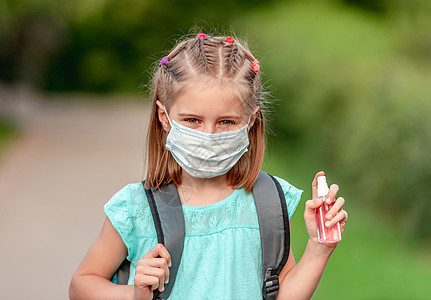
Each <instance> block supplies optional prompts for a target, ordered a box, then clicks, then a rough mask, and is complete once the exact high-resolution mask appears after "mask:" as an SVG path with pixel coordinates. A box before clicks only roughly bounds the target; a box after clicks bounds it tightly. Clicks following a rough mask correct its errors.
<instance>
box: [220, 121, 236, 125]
mask: <svg viewBox="0 0 431 300" xmlns="http://www.w3.org/2000/svg"><path fill="white" fill-rule="evenodd" d="M219 124H220V125H232V124H235V122H234V121H231V120H223V121H220V122H219Z"/></svg>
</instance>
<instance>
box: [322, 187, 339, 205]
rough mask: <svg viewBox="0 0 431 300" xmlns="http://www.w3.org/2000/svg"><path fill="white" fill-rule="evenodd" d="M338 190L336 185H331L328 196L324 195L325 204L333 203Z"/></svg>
mask: <svg viewBox="0 0 431 300" xmlns="http://www.w3.org/2000/svg"><path fill="white" fill-rule="evenodd" d="M339 190H340V188H339V187H338V185H336V184H331V187H330V188H329V192H328V195H326V198H325V201H326V203H328V204H330V203H332V201H334V199H335V197H337V193H338V191H339Z"/></svg>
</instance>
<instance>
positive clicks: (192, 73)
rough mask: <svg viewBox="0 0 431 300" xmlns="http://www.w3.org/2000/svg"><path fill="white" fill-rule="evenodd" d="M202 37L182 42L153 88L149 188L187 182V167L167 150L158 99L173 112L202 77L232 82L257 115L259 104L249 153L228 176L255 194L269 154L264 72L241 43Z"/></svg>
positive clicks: (248, 108) (159, 71)
mask: <svg viewBox="0 0 431 300" xmlns="http://www.w3.org/2000/svg"><path fill="white" fill-rule="evenodd" d="M226 38H227V37H221V36H217V37H213V36H206V37H202V35H201V36H197V37H193V38H189V39H186V40H184V41H182V42H180V43H179V44H178V45H177V46H176V47H174V49H173V50H172V51H171V52H170V53H169V54H168V56H167V58H168V59H169V61H168V62H166V63H164V64H161V66H160V67H157V69H156V70H155V72H154V75H153V79H152V84H151V94H150V97H151V101H152V114H151V121H150V127H149V129H148V141H147V145H148V146H147V147H148V148H147V151H148V152H147V176H146V182H145V188H154V189H156V188H159V187H161V186H164V185H167V184H168V183H170V182H172V181H173V182H175V183H176V184H181V172H182V170H181V167H180V166H179V165H178V163H177V162H176V161H175V159H174V157H173V156H172V154H171V153H170V152H169V151H168V150H167V149H166V148H165V144H166V138H167V135H168V133H167V132H166V131H165V130H164V129H163V127H162V124H161V123H160V121H159V118H158V114H157V105H156V101H157V100H160V101H161V102H162V103H163V105H164V106H165V107H166V109H167V110H169V108H170V107H171V106H172V103H173V101H174V100H175V98H176V97H177V96H178V94H179V93H181V92H182V91H183V90H184V88H185V87H187V85H188V84H191V83H192V82H194V81H196V79H197V78H205V79H209V80H218V81H220V82H228V84H232V86H233V87H234V90H235V92H236V93H237V96H238V97H239V98H240V99H241V102H242V103H243V105H244V108H245V111H246V112H247V114H248V115H251V114H252V111H253V109H254V108H255V107H256V106H259V111H258V113H257V115H256V120H255V122H254V124H253V126H252V127H251V128H250V131H249V134H248V135H249V141H250V144H249V146H248V151H247V152H245V153H244V154H243V155H242V157H241V158H240V159H239V161H238V162H237V163H236V164H235V165H234V166H233V167H232V169H231V170H229V172H228V173H227V181H228V184H229V185H231V186H233V187H234V188H240V187H245V189H246V191H247V192H250V191H251V189H252V187H253V185H254V183H255V181H256V178H257V176H258V174H259V171H260V168H261V166H262V162H263V156H264V150H265V141H264V140H265V126H264V117H263V110H264V101H263V100H264V99H263V98H264V97H263V95H264V93H263V91H262V83H261V79H260V76H259V73H258V72H255V71H253V68H252V65H253V62H254V61H255V58H254V56H253V55H252V54H251V53H250V51H249V50H247V48H246V47H245V46H242V45H241V44H240V43H239V42H238V41H237V39H235V41H234V42H233V43H229V42H226Z"/></svg>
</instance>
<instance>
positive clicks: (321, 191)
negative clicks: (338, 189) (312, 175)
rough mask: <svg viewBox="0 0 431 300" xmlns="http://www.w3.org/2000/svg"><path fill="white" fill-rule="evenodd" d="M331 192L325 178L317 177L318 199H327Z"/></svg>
mask: <svg viewBox="0 0 431 300" xmlns="http://www.w3.org/2000/svg"><path fill="white" fill-rule="evenodd" d="M328 192H329V188H328V183H326V177H325V176H319V177H317V197H325V196H326V195H327V194H328Z"/></svg>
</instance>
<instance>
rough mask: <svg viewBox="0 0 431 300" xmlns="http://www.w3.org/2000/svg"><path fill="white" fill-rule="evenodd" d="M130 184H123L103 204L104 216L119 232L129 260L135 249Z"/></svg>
mask: <svg viewBox="0 0 431 300" xmlns="http://www.w3.org/2000/svg"><path fill="white" fill-rule="evenodd" d="M130 200H131V197H130V184H128V185H126V186H124V187H123V188H122V189H121V190H119V191H118V192H117V193H115V194H114V196H112V197H111V199H110V200H109V201H108V202H107V203H106V204H105V206H104V210H105V214H106V216H107V217H108V218H109V220H110V221H111V223H112V225H113V226H114V228H115V229H116V230H117V232H118V233H119V234H120V236H121V238H122V239H123V242H124V244H125V245H126V247H127V252H128V254H127V259H128V260H131V258H132V257H133V255H134V251H135V249H134V248H135V247H134V246H135V238H134V234H133V222H132V218H131V212H130V206H131V203H130Z"/></svg>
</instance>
